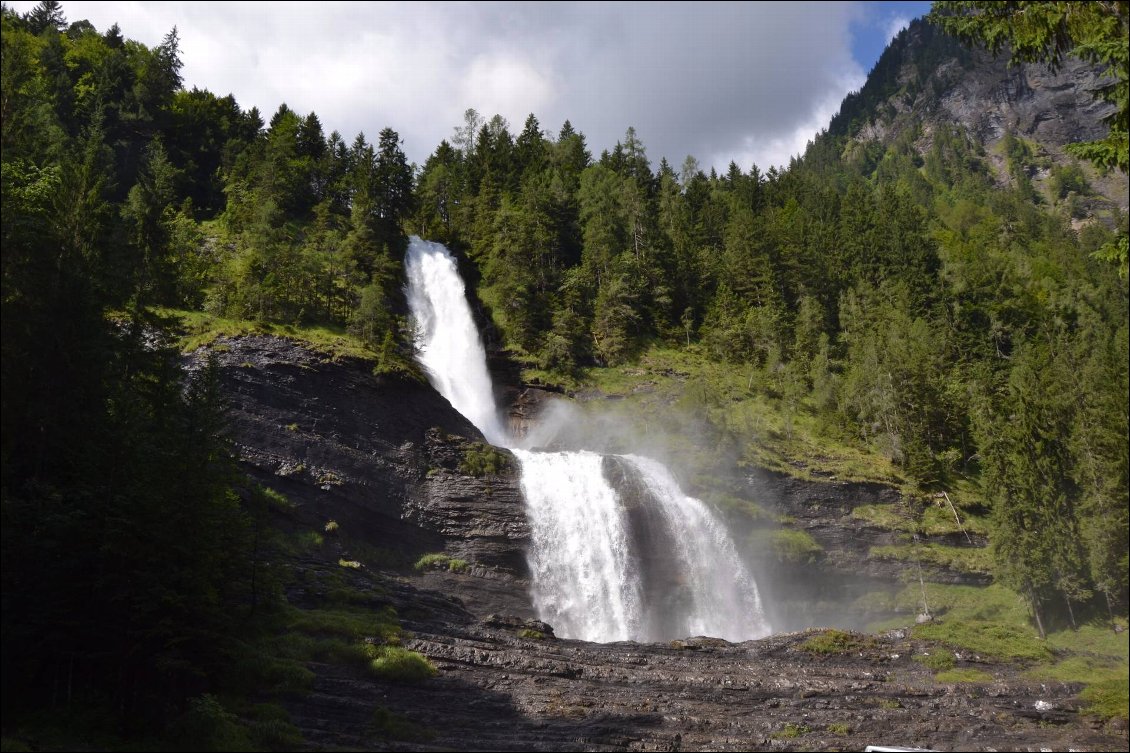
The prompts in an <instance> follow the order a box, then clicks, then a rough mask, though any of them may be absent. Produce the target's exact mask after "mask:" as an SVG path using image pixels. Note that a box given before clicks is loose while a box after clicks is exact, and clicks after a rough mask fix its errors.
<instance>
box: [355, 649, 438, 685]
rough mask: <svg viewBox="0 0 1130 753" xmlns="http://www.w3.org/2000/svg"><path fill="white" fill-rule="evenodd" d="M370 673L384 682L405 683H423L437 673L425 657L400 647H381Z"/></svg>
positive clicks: (370, 666) (370, 667)
mask: <svg viewBox="0 0 1130 753" xmlns="http://www.w3.org/2000/svg"><path fill="white" fill-rule="evenodd" d="M369 671H370V672H372V673H373V674H374V675H376V676H377V677H379V678H381V679H382V680H391V681H393V682H405V683H414V682H423V681H424V680H427V679H428V678H431V677H435V675H436V672H437V670H436V668H435V666H434V665H433V664H432V663H431V662H430V661H428V660H427V658H426V657H425V656H423V655H422V654H418V653H416V652H415V651H409V650H408V649H406V648H401V647H400V646H381V647H380V648H379V649H378V656H377V658H375V659H373V660H372V661H371V662H369Z"/></svg>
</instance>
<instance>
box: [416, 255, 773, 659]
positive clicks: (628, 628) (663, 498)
mask: <svg viewBox="0 0 1130 753" xmlns="http://www.w3.org/2000/svg"><path fill="white" fill-rule="evenodd" d="M405 267H406V270H407V277H408V285H407V291H406V292H407V296H408V303H409V308H410V309H411V311H412V316H413V319H414V320H415V322H416V327H417V337H416V346H417V349H418V351H419V360H420V362H421V364H422V365H423V366H424V367H425V370H426V371H427V373H428V378H429V380H430V381H431V383H432V385H433V386H434V387H435V388H436V390H437V391H438V392H439V393H440V394H441V395H443V396H444V397H445V398H447V400H448V401H449V402H450V403H451V404H452V406H453V407H454V408H455V409H456V410H458V411H459V412H460V413H462V414H463V415H464V416H465V417H466V418H467V419H468V420H470V421H471V423H473V424H474V425H475V426H476V427H477V428H478V429H479V430H480V431H481V432H482V433H483V435H484V436H485V437H486V438H487V440H488V441H490V442H491V443H493V444H496V445H500V446H503V447H508V448H510V449H511V450H512V451H513V453H514V455H515V457H516V458H517V459H518V462H519V464H520V466H521V487H522V493H523V495H524V497H525V499H526V506H527V514H528V518H529V524H530V530H531V545H530V550H529V551H528V552H527V561H528V563H529V566H530V576H531V597H532V601H533V605H534V608H535V610H536V611H537V613H538V617H539V618H540V619H542V620H545V621H546V622H548V623H549V624H551V625H553V627H554V629H555V632H556V634H557V635H558V636H559V637H562V638H576V639H580V640H588V641H598V642H608V641H621V640H635V641H661V640H670V639H674V638H684V637H688V636H694V635H708V636H713V637H718V638H724V639H726V640H730V641H742V640H750V639H754V638H761V637H764V636H766V635H768V634H769V633H770V627H769V625H768V623H767V622H766V619H765V615H764V611H763V609H762V606H761V600H760V597H759V595H758V591H757V584H756V582H755V581H754V578H753V576H752V575H751V574H750V572H749V571H748V569H747V567H746V566H745V564H744V563H743V562H742V559H741V557H740V556H739V555H738V552H737V548H736V547H735V545H734V543H733V540H732V539H731V537H730V535H729V533H728V532H727V530H726V528H725V526H724V525H723V524H722V522H721V521H720V520H718V519H717V517H716V516H715V515H714V513H713V512H712V511H711V510H710V508H709V507H707V506H706V505H705V504H704V503H702V502H701V501H699V500H697V499H695V498H694V497H690V496H688V495H686V494H685V493H683V491H682V489H681V488H680V487H679V484H678V482H677V481H676V480H675V478H674V477H673V476H672V474H671V472H670V471H669V470H668V469H667V468H666V467H665V466H664V465H663V464H662V463H660V462H658V461H656V460H653V459H651V458H646V457H640V456H637V455H599V454H597V453H594V452H588V451H575V452H542V451H535V450H528V449H520V448H518V447H516V445H517V444H518V442H516V441H515V440H514V438H513V437H511V436H510V435H509V434H508V433H507V432H506V430H505V429H504V428H503V423H502V421H501V419H500V416H499V412H498V408H497V406H496V404H495V401H494V395H493V389H492V385H491V382H490V376H489V373H488V372H487V368H486V354H485V351H484V350H483V346H482V342H481V340H480V338H479V333H478V330H477V328H476V327H475V323H474V319H473V318H472V316H471V310H470V307H469V306H468V304H467V300H466V297H465V293H464V286H463V280H462V278H461V277H460V276H459V271H458V266H457V264H456V263H455V259H454V258H453V257H452V256H451V253H450V252H449V251H448V250H447V249H446V248H444V247H443V246H442V245H440V244H438V243H431V242H428V241H423V240H421V239H419V238H417V237H415V236H413V237H412V238H411V239H410V242H409V245H408V254H407V257H406V259H405Z"/></svg>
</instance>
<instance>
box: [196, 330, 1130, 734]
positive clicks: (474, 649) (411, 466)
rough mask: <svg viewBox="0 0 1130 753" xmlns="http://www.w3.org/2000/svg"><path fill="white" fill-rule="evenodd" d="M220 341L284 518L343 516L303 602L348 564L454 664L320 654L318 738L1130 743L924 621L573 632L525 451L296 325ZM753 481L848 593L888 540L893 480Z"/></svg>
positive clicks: (369, 590) (1064, 689)
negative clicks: (950, 676) (377, 672)
mask: <svg viewBox="0 0 1130 753" xmlns="http://www.w3.org/2000/svg"><path fill="white" fill-rule="evenodd" d="M213 352H214V353H215V354H216V357H217V359H218V361H219V364H220V367H221V374H222V384H223V389H224V391H225V393H226V395H227V398H228V400H229V403H230V413H229V415H230V416H231V420H232V424H231V427H232V436H233V440H234V442H235V446H236V449H237V450H238V452H239V456H240V458H241V460H242V463H243V466H244V468H245V469H246V471H247V472H248V474H249V475H250V476H251V477H252V478H254V479H255V480H256V481H258V482H259V483H261V484H263V485H265V486H268V487H270V488H273V489H276V490H278V491H280V492H282V493H284V494H285V495H286V496H287V497H288V498H289V499H290V500H291V502H292V503H293V504H294V505H295V508H294V510H293V512H292V514H291V515H289V516H288V518H287V521H286V522H285V525H288V526H295V525H298V526H300V527H303V526H304V527H306V528H308V529H310V530H313V531H322V530H329V529H328V528H327V524H328V523H329V522H330V521H333V523H334V524H335V525H334V526H333V530H334V536H333V537H332V540H331V539H330V538H329V537H328V536H327V544H326V545H325V546H322V547H320V548H317V549H315V550H314V551H312V552H307V553H306V554H304V555H303V556H301V557H296V558H295V559H294V561H292V562H291V563H290V565H289V566H290V567H291V568H292V569H293V571H294V573H295V577H294V578H293V579H292V581H291V583H290V585H289V586H288V598H289V599H290V601H291V603H292V604H294V605H295V606H298V607H299V608H309V606H310V605H313V604H316V603H318V602H319V600H320V599H323V598H325V596H326V594H325V593H323V592H324V591H326V590H327V589H328V588H329V587H330V586H329V585H328V584H333V583H339V582H342V581H343V580H344V582H347V583H348V584H349V586H350V587H351V588H352V589H354V592H355V593H356V594H360V595H362V596H363V598H362V600H361V602H359V603H364V604H367V605H369V606H371V607H373V608H381V607H384V606H392V607H394V608H395V609H396V611H397V614H398V615H399V616H400V619H401V622H402V624H403V626H404V627H405V628H406V629H407V630H408V631H409V633H408V635H407V637H406V638H405V639H404V644H405V645H406V646H407V647H408V648H410V649H414V650H416V651H419V652H421V653H423V654H424V655H426V656H427V657H429V658H430V659H431V661H432V662H433V663H434V664H435V666H436V667H437V668H438V670H439V673H438V676H437V677H435V678H433V679H431V680H428V681H425V682H423V683H420V684H407V685H406V684H397V683H391V682H388V681H383V680H379V679H376V678H374V677H373V676H371V675H369V674H368V673H366V672H365V671H364V668H363V667H358V666H355V665H350V664H329V663H317V662H315V663H312V664H311V665H310V668H311V669H312V670H313V671H314V672H315V676H316V680H315V682H314V686H313V689H312V691H311V692H310V693H308V694H306V695H300V696H293V697H288V698H287V699H285V701H284V703H285V705H286V706H287V708H288V709H289V711H290V713H291V716H292V719H293V721H294V722H295V724H296V725H297V726H298V727H299V729H300V730H301V732H302V735H303V737H304V739H305V740H306V742H307V744H308V745H309V746H310V747H312V748H315V749H341V748H345V749H358V748H360V749H399V750H430V749H458V750H573V749H585V750H621V749H624V750H682V749H688V750H698V749H712V750H750V749H759V750H775V749H796V748H805V749H811V750H832V749H844V748H860V747H862V746H863V745H866V744H872V743H876V744H902V745H908V744H909V745H918V746H923V747H933V748H937V749H1001V748H1008V749H1033V750H1034V749H1038V748H1041V747H1043V748H1052V749H1066V748H1068V747H1071V748H1074V749H1077V750H1078V749H1114V748H1125V747H1126V737H1125V730H1124V729H1119V728H1116V727H1111V726H1109V725H1108V726H1105V727H1104V726H1102V725H1098V724H1095V725H1092V724H1091V723H1090V722H1089V721H1088V720H1087V719H1086V718H1085V717H1083V716H1082V715H1080V714H1079V713H1078V708H1079V701H1078V699H1077V698H1076V697H1075V696H1076V693H1077V692H1078V690H1079V688H1078V687H1077V686H1071V685H1065V684H1062V683H1053V684H1047V683H1044V684H1039V683H1034V682H1032V681H1030V680H1027V679H1025V678H1024V677H1023V675H1022V671H1023V667H1017V666H1013V665H1010V664H998V663H992V662H989V661H987V660H985V659H983V658H982V657H977V656H967V655H961V656H958V657H956V658H955V661H956V663H957V665H958V667H966V668H972V667H976V668H978V669H980V670H981V671H984V672H986V673H987V674H988V675H990V676H991V681H989V682H986V683H977V684H968V683H946V682H938V681H937V680H936V679H935V677H934V673H933V671H931V670H930V669H928V668H927V667H926V666H925V665H924V664H923V663H922V662H921V661H920V660H921V659H922V658H923V657H924V656H925V655H926V654H930V653H936V652H939V651H945V650H946V649H943V648H941V647H939V646H936V645H931V644H929V643H925V642H922V641H917V640H914V639H912V638H910V637H908V634H907V633H906V632H905V631H896V632H894V633H891V634H887V635H884V636H878V637H868V636H858V635H850V634H840V633H831V634H829V633H824V632H815V633H795V634H784V635H778V636H776V637H774V638H770V639H767V640H763V641H756V642H748V643H744V644H737V645H735V644H728V643H726V642H724V641H719V640H714V639H709V638H690V637H688V639H686V640H677V641H673V642H671V643H669V644H635V643H617V644H603V645H602V644H591V643H584V642H579V641H569V640H560V639H556V638H554V637H553V634H552V626H546V625H543V624H540V623H538V622H536V620H534V619H533V618H534V614H533V611H532V609H531V606H530V604H529V600H528V597H527V582H526V570H525V559H524V545H525V542H526V540H527V538H528V530H527V527H526V522H525V518H524V514H523V506H522V501H521V495H520V491H519V487H518V484H517V478H516V476H515V474H514V472H513V465H512V464H511V463H508V462H506V456H505V455H502V456H501V458H502V460H501V462H500V463H498V464H497V465H491V466H487V467H484V466H483V465H482V464H479V465H476V463H474V462H471V461H472V460H473V459H474V458H476V457H479V458H481V457H482V454H481V453H482V452H483V450H484V449H485V448H483V446H482V445H481V444H480V442H481V437H480V436H479V435H478V432H477V431H476V430H475V429H474V427H472V426H470V425H469V424H468V423H467V422H466V421H465V420H464V419H462V417H460V416H459V415H458V414H457V413H456V412H455V411H454V410H453V409H452V408H451V407H450V406H449V405H448V404H447V403H446V401H445V400H443V398H441V397H440V396H439V395H437V394H436V393H435V392H434V391H433V390H431V388H429V387H428V386H426V385H424V384H420V383H416V382H411V381H404V380H389V379H385V378H378V377H374V376H373V375H372V374H371V372H370V368H369V366H368V365H367V364H365V363H362V362H359V361H343V362H334V361H332V360H329V359H328V358H326V357H324V356H321V355H319V354H317V353H315V352H313V351H311V350H308V349H306V348H304V347H302V346H300V345H297V344H295V343H292V342H288V341H285V340H281V339H276V338H269V337H244V338H237V339H231V340H228V341H225V342H221V343H218V344H217V345H215V346H214V347H213ZM476 474H477V475H476ZM750 483H751V484H756V485H757V486H758V488H759V489H760V492H759V493H761V494H763V495H764V496H765V498H766V500H767V502H768V503H770V504H773V505H776V506H777V507H778V508H779V509H781V510H787V511H789V514H790V515H793V516H794V517H796V518H798V519H804V520H805V521H806V525H808V524H809V523H811V526H810V530H812V531H813V535H814V536H815V535H819V536H821V537H822V540H823V542H824V543H825V545H826V547H827V551H828V556H827V557H826V558H825V560H824V561H823V563H822V565H821V567H822V568H823V570H822V571H821V572H823V573H824V574H826V575H828V576H829V579H828V580H827V584H826V586H827V587H828V588H833V589H834V588H836V587H837V586H836V585H835V583H836V581H835V580H834V578H831V577H830V576H832V575H833V574H834V573H835V572H837V571H838V570H840V569H842V568H844V567H849V568H850V567H854V566H855V565H853V564H852V563H858V562H859V561H860V560H859V559H858V557H856V558H854V559H853V556H854V555H852V554H851V552H852V549H853V546H854V547H858V546H859V544H858V539H860V537H861V536H863V535H871V534H868V533H867V532H866V531H863V530H861V529H859V528H858V527H854V528H853V527H850V526H849V527H845V526H844V518H845V511H850V509H851V505H853V504H860V503H862V502H863V501H866V500H874V499H884V498H886V497H888V496H889V495H890V494H892V493H894V492H893V491H892V490H890V489H886V488H882V487H875V488H865V487H863V486H860V485H846V486H839V487H837V486H834V485H830V484H813V483H808V484H805V483H803V482H799V481H796V480H790V479H785V478H781V477H776V476H772V475H765V476H763V477H759V478H756V479H751V481H750ZM875 535H879V534H875ZM837 542H839V543H838V544H837ZM427 553H445V554H447V555H449V556H450V557H454V558H458V559H462V560H466V561H467V563H468V565H467V566H466V567H465V568H462V569H456V570H455V571H452V570H451V569H443V570H440V569H431V570H425V571H424V572H423V573H420V572H417V571H416V570H414V569H413V568H412V567H411V564H412V563H413V562H414V561H415V560H416V559H417V558H418V557H420V556H421V555H423V554H427ZM343 562H350V563H355V564H349V565H343V564H342V563H343ZM358 565H360V566H358ZM853 577H854V576H853ZM867 577H869V578H873V579H874V578H878V579H882V578H883V577H884V575H883V574H882V573H879V572H876V573H871V574H869V575H867ZM829 584H830V585H829ZM814 639H816V640H814ZM916 657H917V658H916ZM390 719H394V720H396V722H395V723H390V722H389V721H388V720H390Z"/></svg>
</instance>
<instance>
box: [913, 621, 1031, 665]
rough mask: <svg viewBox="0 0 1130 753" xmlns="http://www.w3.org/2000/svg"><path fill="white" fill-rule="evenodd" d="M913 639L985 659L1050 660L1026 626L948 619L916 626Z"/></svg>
mask: <svg viewBox="0 0 1130 753" xmlns="http://www.w3.org/2000/svg"><path fill="white" fill-rule="evenodd" d="M914 637H915V638H923V639H927V640H934V641H938V642H940V643H944V644H946V645H949V646H954V647H956V648H962V649H966V650H967V651H972V652H973V653H976V654H979V655H980V656H982V657H983V658H988V659H997V660H1002V661H1026V662H1049V661H1051V660H1052V658H1053V657H1052V652H1051V649H1049V648H1048V646H1047V644H1046V643H1045V642H1044V641H1041V640H1040V639H1039V637H1038V636H1037V635H1036V633H1035V631H1034V630H1032V629H1031V628H1030V627H1028V626H1027V625H1025V626H1024V627H1018V626H1016V625H1009V624H1004V623H999V622H982V621H979V620H972V621H967V620H962V619H959V618H956V617H947V618H945V619H943V620H938V621H935V622H928V623H926V624H924V625H915V627H914Z"/></svg>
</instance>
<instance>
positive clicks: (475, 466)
mask: <svg viewBox="0 0 1130 753" xmlns="http://www.w3.org/2000/svg"><path fill="white" fill-rule="evenodd" d="M509 467H510V456H509V455H507V454H506V453H505V452H502V451H501V450H498V449H495V448H494V447H491V446H490V445H488V444H483V443H482V442H475V443H474V444H472V445H471V446H470V447H468V448H467V449H466V450H465V451H464V452H463V459H462V460H461V461H459V470H460V471H462V472H463V473H465V474H467V475H468V476H475V477H476V478H481V477H483V476H497V475H498V474H500V473H502V472H503V471H505V470H507V469H508V468H509Z"/></svg>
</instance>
